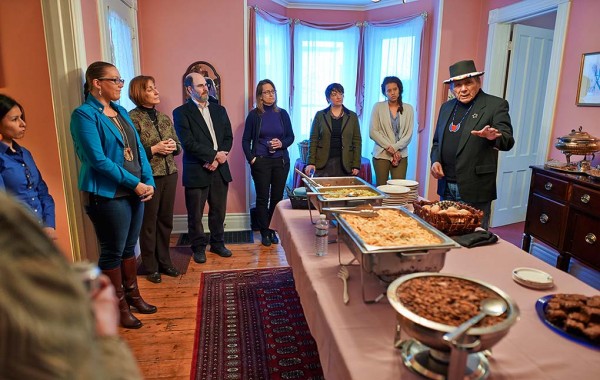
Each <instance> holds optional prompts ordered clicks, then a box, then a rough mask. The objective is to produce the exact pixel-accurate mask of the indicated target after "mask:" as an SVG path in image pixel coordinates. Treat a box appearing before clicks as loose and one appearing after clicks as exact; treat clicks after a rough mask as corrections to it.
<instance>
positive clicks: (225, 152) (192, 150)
mask: <svg viewBox="0 0 600 380" xmlns="http://www.w3.org/2000/svg"><path fill="white" fill-rule="evenodd" d="M183 85H184V87H185V89H186V91H187V93H188V95H189V96H190V98H189V99H188V101H187V102H186V103H185V104H184V105H182V106H179V107H177V108H175V110H173V123H174V124H175V131H176V132H177V136H179V140H180V141H181V145H182V146H183V181H182V182H183V186H184V187H185V206H186V208H187V213H188V233H189V237H190V240H191V243H192V252H193V258H194V261H195V262H196V263H200V264H201V263H205V262H206V246H207V245H208V244H209V243H210V252H212V253H215V254H217V255H219V256H221V257H230V256H231V251H230V250H229V249H227V247H225V241H224V233H225V225H224V223H225V215H226V212H227V191H228V189H229V182H231V181H232V178H231V172H230V171H229V162H228V161H227V160H228V158H229V152H230V151H231V147H232V145H233V132H232V131H231V122H230V121H229V116H227V110H225V107H223V106H220V105H218V104H216V103H209V101H208V85H207V84H206V79H205V78H204V77H203V76H202V75H201V74H199V73H190V74H188V75H186V77H185V78H184V81H183ZM206 202H208V208H209V210H208V228H209V229H210V237H209V238H208V237H207V236H206V235H205V233H204V226H203V225H202V216H203V215H204V206H205V205H206Z"/></svg>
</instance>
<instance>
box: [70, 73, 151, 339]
mask: <svg viewBox="0 0 600 380" xmlns="http://www.w3.org/2000/svg"><path fill="white" fill-rule="evenodd" d="M85 79H86V84H85V93H86V97H85V102H84V103H83V105H81V106H80V107H78V108H77V109H76V110H75V111H73V114H72V116H71V135H72V136H73V142H74V144H75V150H76V151H77V156H78V157H79V159H80V160H81V169H80V171H79V189H80V190H81V191H83V192H85V193H87V197H88V202H87V206H86V212H87V214H88V216H89V217H90V219H91V221H92V223H93V224H94V229H95V230H96V235H97V237H98V241H99V242H100V258H99V260H98V266H99V267H100V269H102V272H103V273H105V274H106V275H107V276H108V277H109V278H110V279H111V282H112V283H113V285H114V287H115V289H116V291H117V297H118V298H119V311H120V317H121V324H122V325H123V327H127V328H140V327H141V326H142V322H140V320H139V319H137V318H136V317H135V316H133V315H132V314H131V311H130V306H133V307H134V308H135V309H136V310H137V311H138V312H139V313H143V314H150V313H155V312H156V307H155V306H152V305H149V304H147V303H146V302H145V301H144V300H143V299H142V297H141V296H140V292H139V289H138V284H137V266H136V259H135V252H134V248H135V245H136V243H137V240H138V237H139V235H140V229H141V226H142V218H143V215H144V205H143V202H145V201H148V200H150V199H152V195H153V194H154V186H155V185H154V179H153V177H152V169H151V167H150V164H149V163H148V159H147V157H146V153H145V152H144V150H143V146H142V144H141V142H140V137H139V135H138V133H137V132H136V130H135V128H134V127H133V123H132V122H131V119H130V118H129V115H128V114H127V111H126V110H125V108H123V107H121V106H119V105H118V104H116V103H114V102H115V101H116V100H119V98H120V97H121V90H122V88H123V83H124V80H123V79H121V77H120V75H119V71H118V70H117V68H116V67H115V66H113V65H112V64H110V63H106V62H94V63H92V64H91V65H90V66H89V67H88V69H87V71H86V73H85Z"/></svg>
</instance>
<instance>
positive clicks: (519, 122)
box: [490, 25, 554, 227]
mask: <svg viewBox="0 0 600 380" xmlns="http://www.w3.org/2000/svg"><path fill="white" fill-rule="evenodd" d="M553 34H554V31H553V30H550V29H542V28H536V27H531V26H526V25H514V29H513V38H512V41H513V42H512V45H513V48H512V52H511V58H510V64H509V71H508V80H507V83H506V100H507V101H508V103H509V107H510V110H509V113H510V117H511V121H512V126H513V135H514V137H515V146H514V147H513V149H512V150H510V151H509V152H501V153H500V161H499V166H498V199H497V200H496V202H495V203H494V211H493V215H492V220H491V223H490V225H491V226H492V227H497V226H503V225H506V224H511V223H517V222H521V221H524V220H525V214H526V212H527V200H528V195H529V183H530V180H531V170H530V169H529V166H530V165H534V164H536V163H537V162H539V160H537V161H536V159H537V158H538V154H539V150H538V149H539V148H540V147H541V146H542V144H540V129H541V120H542V113H543V107H544V98H545V95H546V85H547V82H548V68H549V65H550V54H551V52H552V37H553Z"/></svg>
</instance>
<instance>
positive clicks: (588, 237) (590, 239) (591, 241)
mask: <svg viewBox="0 0 600 380" xmlns="http://www.w3.org/2000/svg"><path fill="white" fill-rule="evenodd" d="M585 242H586V243H588V244H594V243H595V242H596V235H594V234H593V233H591V232H590V233H589V234H587V235H585Z"/></svg>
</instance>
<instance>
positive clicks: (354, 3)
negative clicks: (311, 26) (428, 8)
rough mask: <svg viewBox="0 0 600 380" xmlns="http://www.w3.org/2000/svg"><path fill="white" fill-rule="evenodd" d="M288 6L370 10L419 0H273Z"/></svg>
mask: <svg viewBox="0 0 600 380" xmlns="http://www.w3.org/2000/svg"><path fill="white" fill-rule="evenodd" d="M272 1H273V2H274V3H277V4H280V5H283V6H284V7H286V8H300V9H303V8H305V9H337V10H369V9H376V8H383V7H389V6H392V5H400V4H402V3H410V2H413V1H417V0H381V1H379V2H378V3H374V2H372V1H371V0H272Z"/></svg>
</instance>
